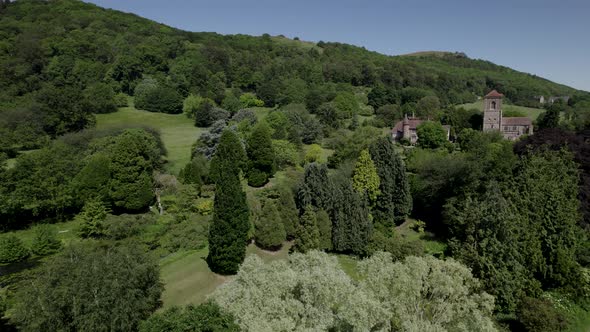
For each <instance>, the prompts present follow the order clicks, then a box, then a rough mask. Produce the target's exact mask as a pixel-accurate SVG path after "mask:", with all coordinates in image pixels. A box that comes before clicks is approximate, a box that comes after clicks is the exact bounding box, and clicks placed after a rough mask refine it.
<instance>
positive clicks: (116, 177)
mask: <svg viewBox="0 0 590 332" xmlns="http://www.w3.org/2000/svg"><path fill="white" fill-rule="evenodd" d="M163 154H165V150H164V147H163V144H162V142H161V141H160V137H159V134H158V133H157V132H155V131H153V130H151V129H141V128H130V129H117V130H111V131H91V130H89V131H83V132H80V133H76V134H70V135H65V136H62V137H61V138H60V139H58V140H56V141H54V142H53V143H51V144H50V145H49V146H47V147H45V148H42V149H40V150H36V151H33V152H31V153H28V154H23V155H21V156H19V157H18V158H17V160H16V165H15V166H14V167H13V168H10V169H5V167H4V165H2V167H1V170H0V179H1V181H0V194H1V196H2V203H1V204H0V220H1V221H2V222H1V224H0V227H2V228H3V229H9V228H22V227H24V226H26V225H28V224H29V223H31V222H34V221H44V222H47V221H63V220H67V219H69V218H71V217H72V216H73V215H75V214H77V213H78V212H79V211H80V210H81V208H82V207H83V206H84V205H85V204H86V203H87V202H89V201H92V200H93V199H98V200H99V201H100V202H102V204H104V206H105V208H107V209H108V210H112V211H115V212H117V213H123V212H140V211H143V210H145V209H146V208H147V207H148V205H150V204H151V203H152V202H153V200H154V197H155V194H154V187H155V186H154V178H153V173H154V172H156V171H158V170H159V169H160V167H161V156H162V155H163Z"/></svg>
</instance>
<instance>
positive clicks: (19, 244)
mask: <svg viewBox="0 0 590 332" xmlns="http://www.w3.org/2000/svg"><path fill="white" fill-rule="evenodd" d="M30 254H31V253H30V252H29V250H28V249H27V248H26V247H25V245H24V244H23V241H22V240H21V239H19V238H18V237H16V236H14V235H12V234H11V235H4V236H2V237H0V264H6V263H15V262H20V261H22V260H25V259H26V258H27V257H29V255H30Z"/></svg>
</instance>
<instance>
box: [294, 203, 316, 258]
mask: <svg viewBox="0 0 590 332" xmlns="http://www.w3.org/2000/svg"><path fill="white" fill-rule="evenodd" d="M304 210H305V212H304V213H303V215H302V216H301V219H300V222H299V225H298V227H297V239H296V240H295V250H297V251H300V252H307V251H309V250H312V249H318V248H319V247H320V232H319V230H318V225H317V219H316V214H315V212H314V210H313V207H312V206H311V205H308V206H306V207H305V209H304Z"/></svg>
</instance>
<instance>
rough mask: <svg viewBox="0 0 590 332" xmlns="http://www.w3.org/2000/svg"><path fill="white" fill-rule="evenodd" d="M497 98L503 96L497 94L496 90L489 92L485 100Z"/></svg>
mask: <svg viewBox="0 0 590 332" xmlns="http://www.w3.org/2000/svg"><path fill="white" fill-rule="evenodd" d="M498 97H504V95H503V94H501V93H499V92H498V91H496V90H492V91H490V93H488V94H487V95H486V96H485V98H498Z"/></svg>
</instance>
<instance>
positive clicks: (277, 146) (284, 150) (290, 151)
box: [272, 140, 300, 169]
mask: <svg viewBox="0 0 590 332" xmlns="http://www.w3.org/2000/svg"><path fill="white" fill-rule="evenodd" d="M272 148H273V150H274V152H275V162H276V165H277V167H278V168H279V169H284V168H285V167H287V166H295V165H298V164H299V160H300V157H299V151H298V150H297V146H296V145H295V144H293V143H291V142H289V141H285V140H273V141H272Z"/></svg>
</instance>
